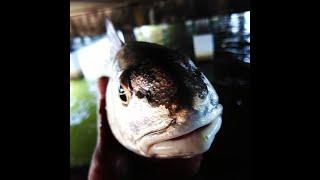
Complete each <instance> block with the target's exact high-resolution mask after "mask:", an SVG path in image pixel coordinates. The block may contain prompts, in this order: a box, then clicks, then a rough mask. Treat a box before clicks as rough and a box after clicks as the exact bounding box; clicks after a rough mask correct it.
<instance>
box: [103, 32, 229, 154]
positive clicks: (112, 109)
mask: <svg viewBox="0 0 320 180" xmlns="http://www.w3.org/2000/svg"><path fill="white" fill-rule="evenodd" d="M113 32H114V31H113ZM110 35H111V36H112V35H113V36H116V35H115V34H112V32H111V33H110V29H109V36H110ZM109 38H115V37H109ZM120 44H121V43H117V45H116V46H115V47H112V48H113V51H114V49H117V51H116V53H114V57H111V58H110V62H108V64H109V71H111V72H108V73H107V74H109V83H108V87H107V94H106V97H107V98H106V101H107V102H106V104H107V106H106V109H107V116H108V122H109V125H110V128H111V130H112V133H113V134H114V136H115V137H116V139H117V140H118V141H119V142H120V143H121V144H122V145H123V146H125V147H126V148H127V149H129V150H131V151H133V152H135V153H137V154H139V155H142V156H145V157H157V158H176V157H181V158H188V157H192V156H194V155H197V154H202V153H204V152H206V151H207V150H208V149H209V148H210V147H211V144H212V142H213V140H214V138H215V135H216V133H217V132H218V131H219V129H220V126H221V115H222V109H223V108H222V106H221V104H219V100H218V96H217V93H216V91H215V90H214V88H213V86H212V84H211V83H210V82H209V81H208V79H207V78H206V77H205V75H204V74H203V73H202V72H200V71H199V69H198V68H197V67H196V66H195V65H194V63H193V62H192V61H191V59H189V58H188V57H186V56H185V55H183V54H180V53H179V52H177V51H175V50H172V49H169V48H166V47H163V46H160V45H157V44H152V43H147V42H132V43H127V44H121V46H119V45H120ZM120 85H123V86H125V87H126V88H127V89H129V91H130V98H129V100H128V104H123V103H122V101H121V99H120V97H119V87H120Z"/></svg>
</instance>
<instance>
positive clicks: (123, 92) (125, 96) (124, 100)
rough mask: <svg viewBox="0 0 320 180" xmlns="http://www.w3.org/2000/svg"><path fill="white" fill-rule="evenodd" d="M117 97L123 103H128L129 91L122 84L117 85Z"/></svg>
mask: <svg viewBox="0 0 320 180" xmlns="http://www.w3.org/2000/svg"><path fill="white" fill-rule="evenodd" d="M119 97H120V99H121V101H122V103H123V104H124V105H127V104H128V103H129V98H130V92H129V90H128V89H127V88H126V87H125V86H123V85H120V86H119Z"/></svg>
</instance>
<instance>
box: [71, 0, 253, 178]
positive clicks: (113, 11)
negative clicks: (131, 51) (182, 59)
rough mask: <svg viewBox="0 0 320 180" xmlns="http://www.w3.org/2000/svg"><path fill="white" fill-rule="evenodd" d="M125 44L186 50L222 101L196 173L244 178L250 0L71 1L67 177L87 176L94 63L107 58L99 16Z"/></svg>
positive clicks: (248, 143)
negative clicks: (216, 124)
mask: <svg viewBox="0 0 320 180" xmlns="http://www.w3.org/2000/svg"><path fill="white" fill-rule="evenodd" d="M106 18H109V19H111V21H112V22H113V23H114V25H115V26H116V28H117V30H118V34H119V36H120V37H121V38H123V39H124V40H125V41H126V42H129V41H147V42H153V43H157V44H161V45H164V46H167V47H170V48H174V49H177V50H179V51H181V52H183V53H184V54H186V55H188V56H190V57H191V58H192V60H193V61H194V62H195V64H197V66H198V67H199V68H200V69H201V70H202V72H203V73H204V74H205V75H206V76H207V78H208V79H209V80H210V81H211V82H212V84H213V86H214V88H215V89H216V91H217V93H218V95H219V97H220V102H221V104H222V105H223V106H224V114H223V123H222V127H221V129H220V131H219V133H218V135H217V136H216V139H215V141H214V144H213V146H212V148H211V149H210V150H209V151H208V152H207V153H206V154H205V158H204V160H203V162H202V166H201V172H202V175H200V176H199V179H217V180H222V179H223V180H225V179H251V170H252V167H251V166H252V163H251V161H252V160H251V150H252V149H251V124H252V123H251V117H250V113H251V98H250V5H249V0H170V1H169V0H77V1H73V0H72V1H70V173H71V174H70V179H86V178H87V171H88V168H89V166H90V160H91V156H92V153H93V150H94V146H95V142H96V133H97V132H96V127H97V125H96V117H97V116H96V111H97V110H96V108H97V107H96V102H97V99H96V79H95V78H94V77H95V73H96V69H97V68H99V62H101V61H103V60H104V58H106V53H105V47H106V46H107V43H108V42H107V41H106V40H105V19H106Z"/></svg>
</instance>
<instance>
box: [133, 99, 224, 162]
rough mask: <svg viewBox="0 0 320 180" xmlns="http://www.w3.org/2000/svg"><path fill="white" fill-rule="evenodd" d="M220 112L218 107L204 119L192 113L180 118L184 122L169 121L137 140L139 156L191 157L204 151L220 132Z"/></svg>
mask: <svg viewBox="0 0 320 180" xmlns="http://www.w3.org/2000/svg"><path fill="white" fill-rule="evenodd" d="M222 110H223V107H222V106H221V105H220V104H219V105H218V106H217V107H215V108H213V109H212V110H209V111H207V112H206V115H205V116H203V114H199V113H197V112H193V113H190V114H189V115H188V116H187V117H183V119H184V118H186V119H185V120H183V119H177V120H178V121H177V123H172V121H171V122H170V123H169V124H168V125H167V126H165V127H164V128H162V129H160V130H156V131H152V132H149V133H146V134H145V135H143V136H142V137H141V138H140V139H139V140H138V141H137V142H138V143H139V146H140V148H139V154H141V155H143V156H145V157H154V158H191V157H193V156H196V155H199V154H202V153H204V152H206V151H207V150H208V149H209V148H210V146H211V144H212V142H213V140H214V137H215V135H216V133H217V132H218V131H219V129H220V126H221V116H222ZM180 120H182V121H180ZM179 122H180V123H179Z"/></svg>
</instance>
